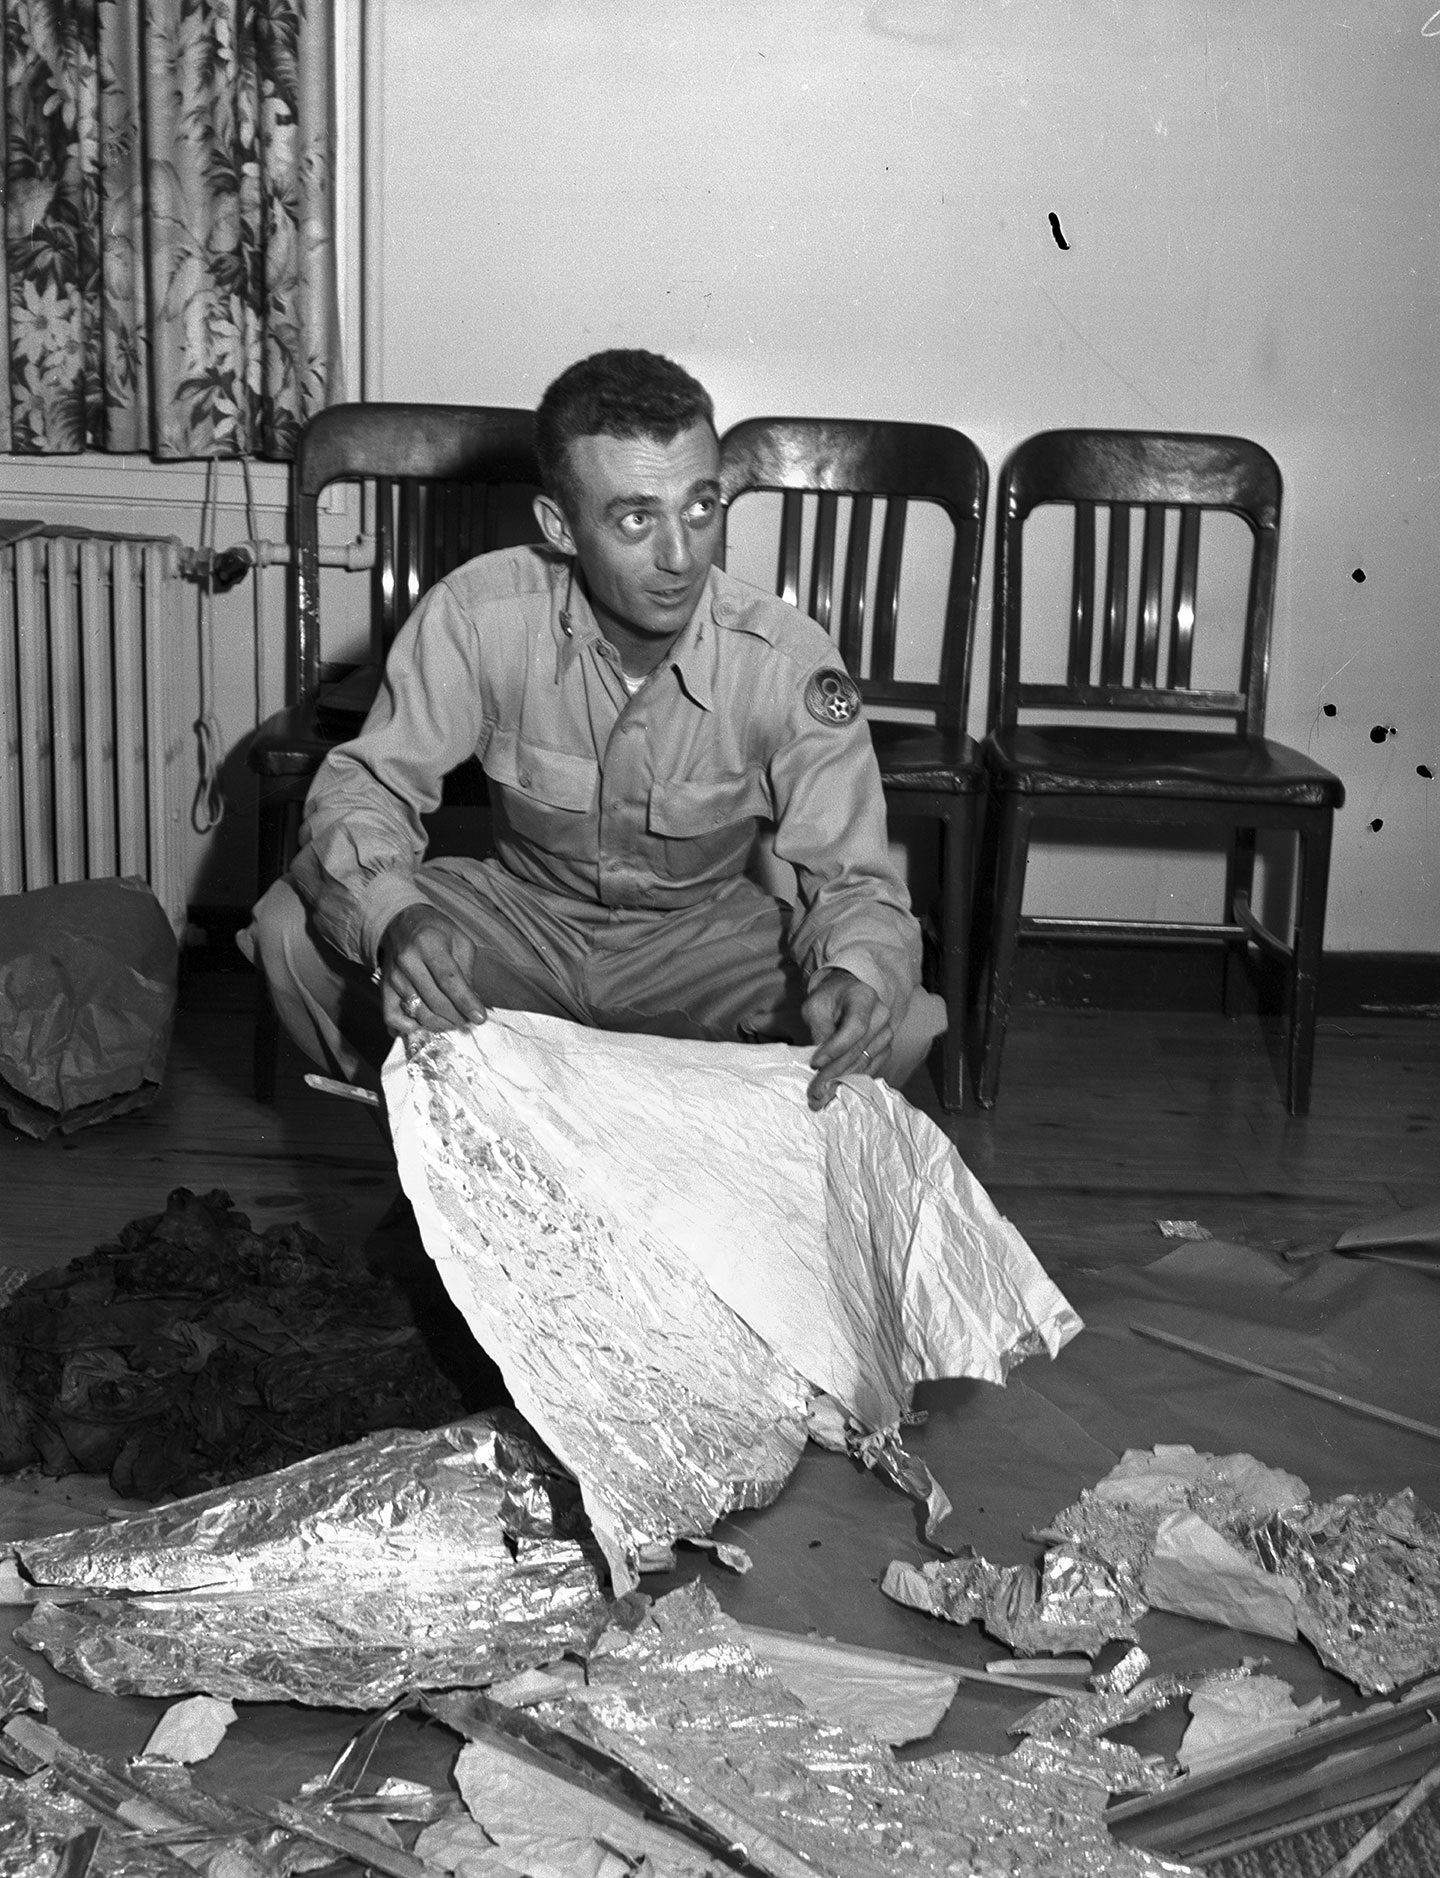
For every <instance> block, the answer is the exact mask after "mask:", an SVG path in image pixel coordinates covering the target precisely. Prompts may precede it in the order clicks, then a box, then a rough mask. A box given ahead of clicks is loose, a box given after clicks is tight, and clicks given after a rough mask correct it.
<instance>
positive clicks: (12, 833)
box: [0, 528, 185, 932]
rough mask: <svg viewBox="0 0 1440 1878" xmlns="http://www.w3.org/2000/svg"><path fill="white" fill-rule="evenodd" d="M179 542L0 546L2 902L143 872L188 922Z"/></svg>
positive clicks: (45, 540)
mask: <svg viewBox="0 0 1440 1878" xmlns="http://www.w3.org/2000/svg"><path fill="white" fill-rule="evenodd" d="M5 532H7V533H12V534H13V533H16V532H18V531H16V530H14V529H13V528H12V529H10V530H6V531H5ZM178 545H179V544H178V543H177V542H175V541H173V540H163V539H155V538H138V537H137V538H134V539H127V538H122V537H118V536H100V535H90V534H86V533H85V532H84V531H83V530H76V531H73V532H69V533H67V532H65V531H63V530H60V529H52V528H36V529H34V530H33V531H31V532H29V533H25V534H22V535H21V538H19V539H11V540H9V541H7V542H6V543H5V544H4V545H3V546H0V893H3V894H10V893H22V892H28V891H29V890H31V889H32V888H36V887H49V886H53V885H55V884H57V883H59V882H62V881H71V880H95V879H101V878H107V877H112V876H115V875H136V876H138V877H139V878H141V879H142V880H145V881H147V882H148V883H149V886H150V888H151V890H152V891H153V892H154V894H155V896H156V898H157V899H158V900H159V902H160V904H161V906H162V907H164V909H165V912H166V913H167V915H168V916H169V918H170V920H171V922H172V923H173V924H174V925H175V927H176V930H177V932H178V931H179V929H180V927H181V926H182V925H183V923H184V917H185V883H184V880H183V878H182V866H181V855H180V818H181V815H182V813H183V811H184V804H183V802H182V801H181V799H180V798H181V793H182V790H183V780H184V768H183V764H182V760H181V759H182V754H183V746H184V732H183V726H182V724H181V722H180V710H179V705H180V667H181V664H182V647H181V613H180V606H179V579H178V577H177V559H176V557H177V549H178Z"/></svg>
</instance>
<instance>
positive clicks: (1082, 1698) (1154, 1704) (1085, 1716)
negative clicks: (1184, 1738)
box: [1007, 1676, 1191, 1741]
mask: <svg viewBox="0 0 1440 1878" xmlns="http://www.w3.org/2000/svg"><path fill="white" fill-rule="evenodd" d="M1190 1688H1191V1684H1190V1683H1189V1682H1188V1681H1187V1680H1186V1679H1185V1678H1183V1677H1180V1676H1147V1677H1145V1678H1144V1680H1143V1681H1141V1682H1137V1683H1136V1684H1135V1685H1134V1686H1133V1688H1130V1689H1126V1690H1124V1691H1116V1692H1114V1693H1113V1694H1109V1695H1099V1694H1097V1693H1095V1691H1093V1690H1090V1689H1077V1690H1076V1692H1075V1694H1074V1695H1057V1696H1054V1697H1052V1698H1051V1700H1050V1701H1048V1702H1042V1703H1041V1704H1040V1705H1039V1707H1038V1708H1032V1709H1030V1710H1029V1711H1028V1712H1027V1713H1026V1714H1024V1715H1022V1716H1021V1717H1020V1719H1019V1721H1017V1722H1015V1723H1013V1724H1012V1725H1011V1727H1010V1728H1009V1729H1008V1730H1007V1732H1008V1733H1010V1734H1012V1735H1040V1736H1043V1737H1044V1738H1046V1739H1048V1740H1057V1741H1093V1740H1094V1739H1095V1738H1096V1736H1098V1735H1103V1734H1108V1733H1109V1732H1110V1730H1111V1729H1112V1728H1123V1727H1124V1726H1125V1725H1126V1723H1127V1722H1133V1721H1139V1719H1140V1717H1141V1716H1142V1715H1149V1714H1151V1713H1152V1712H1153V1711H1154V1710H1155V1709H1157V1708H1165V1707H1167V1706H1168V1705H1169V1704H1170V1703H1171V1702H1178V1701H1179V1700H1180V1698H1181V1697H1182V1696H1186V1695H1188V1694H1189V1693H1190Z"/></svg>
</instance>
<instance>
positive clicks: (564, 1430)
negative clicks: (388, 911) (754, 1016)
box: [385, 1012, 1080, 1591]
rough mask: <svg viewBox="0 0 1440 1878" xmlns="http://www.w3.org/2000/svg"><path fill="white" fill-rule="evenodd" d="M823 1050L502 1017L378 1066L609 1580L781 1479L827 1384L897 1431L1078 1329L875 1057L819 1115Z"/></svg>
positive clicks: (419, 1184)
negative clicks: (911, 1413)
mask: <svg viewBox="0 0 1440 1878" xmlns="http://www.w3.org/2000/svg"><path fill="white" fill-rule="evenodd" d="M807 1055H808V1052H807V1051H803V1050H793V1049H790V1048H788V1047H786V1046H783V1045H775V1046H764V1047H761V1046H748V1045H739V1044H737V1045H729V1044H715V1043H691V1042H686V1041H680V1040H676V1039H671V1038H663V1037H644V1036H634V1035H628V1034H619V1033H611V1032H600V1031H595V1030H590V1029H587V1028H585V1027H584V1026H580V1025H575V1024H569V1023H565V1022H563V1021H562V1020H560V1019H555V1018H547V1017H541V1016H535V1015H531V1014H529V1013H524V1012H503V1013H496V1014H493V1015H492V1016H491V1018H490V1019H489V1021H487V1022H486V1023H484V1024H481V1025H479V1026H477V1027H476V1028H474V1029H473V1030H470V1031H454V1032H447V1033H445V1034H444V1035H440V1036H431V1037H425V1038H423V1039H411V1040H409V1042H408V1044H397V1046H396V1048H395V1050H394V1051H392V1053H391V1056H390V1060H389V1062H388V1063H387V1064H386V1068H385V1097H386V1103H387V1107H388V1109H389V1113H390V1119H391V1125H392V1131H393V1133H394V1137H395V1141H396V1151H397V1157H398V1160H399V1165H400V1172H401V1178H402V1180H403V1181H404V1184H405V1189H406V1192H407V1193H408V1194H409V1196H410V1199H411V1202H412V1204H413V1205H414V1208H415V1213H416V1218H417V1220H418V1221H419V1224H420V1229H421V1233H422V1236H423V1238H424V1241H425V1245H426V1247H427V1249H428V1251H429V1252H430V1255H431V1257H432V1258H433V1259H434V1260H435V1262H436V1265H437V1267H438V1269H439V1271H440V1273H441V1276H442V1278H443V1280H444V1282H445V1284H446V1286H447V1288H448V1289H449V1291H450V1293H451V1296H452V1297H453V1298H454V1300H455V1302H456V1304H457V1306H458V1307H459V1309H460V1310H461V1312H462V1313H463V1314H464V1316H465V1317H466V1318H467V1320H468V1321H469V1323H470V1325H471V1327H472V1329H473V1330H474V1331H475V1334H476V1336H477V1337H478V1339H479V1340H480V1342H481V1343H483V1344H484V1345H485V1347H486V1349H487V1350H489V1352H490V1353H491V1355H492V1356H493V1357H494V1358H495V1360H496V1361H497V1362H498V1363H499V1364H500V1366H501V1368H502V1370H503V1371H504V1374H505V1379H506V1382H507V1384H508V1386H509V1388H510V1391H511V1394H512V1396H513V1397H514V1399H515V1401H516V1402H517V1404H518V1405H519V1406H520V1408H521V1409H522V1411H523V1412H524V1413H525V1415H526V1416H527V1417H528V1419H529V1420H530V1421H531V1422H532V1423H533V1425H534V1426H535V1427H536V1428H537V1429H538V1430H539V1432H540V1434H541V1435H542V1436H543V1437H544V1439H545V1440H546V1441H547V1442H548V1444H549V1445H550V1447H551V1448H552V1449H553V1450H554V1452H555V1453H556V1454H557V1455H559V1456H560V1458H561V1459H562V1460H563V1461H564V1462H565V1464H566V1465H567V1466H568V1467H570V1468H571V1469H572V1470H573V1472H574V1473H575V1475H576V1476H577V1478H578V1479H579V1480H580V1482H581V1485H582V1489H583V1492H584V1496H585V1505H586V1509H587V1511H588V1513H589V1515H590V1518H591V1522H592V1525H593V1527H594V1530H595V1533H596V1536H597V1538H598V1540H599V1542H600V1544H601V1546H602V1548H603V1550H604V1552H605V1555H606V1558H607V1560H608V1562H609V1564H610V1567H611V1574H612V1579H613V1581H614V1584H615V1588H616V1589H617V1590H621V1591H623V1590H625V1589H628V1588H630V1587H631V1586H632V1585H633V1584H634V1582H635V1576H636V1573H637V1571H638V1570H639V1569H640V1568H641V1566H642V1561H643V1559H644V1557H645V1555H646V1554H647V1553H658V1554H660V1555H663V1553H664V1551H665V1549H666V1548H667V1547H668V1546H669V1545H670V1544H671V1543H672V1542H673V1541H674V1540H676V1539H680V1538H687V1537H704V1536H705V1535H706V1534H708V1533H709V1531H710V1529H711V1527H712V1526H713V1525H714V1523H715V1521H716V1520H717V1519H718V1518H720V1517H721V1516H722V1515H723V1514H724V1513H726V1512H728V1511H730V1510H732V1509H734V1508H737V1507H752V1506H760V1505H764V1504H766V1503H767V1502H768V1501H769V1500H771V1499H773V1498H774V1496H775V1495H776V1494H777V1493H778V1492H779V1490H780V1488H781V1486H782V1485H783V1484H784V1482H785V1480H786V1479H787V1478H788V1476H789V1473H790V1471H791V1469H792V1468H793V1466H794V1464H795V1462H796V1460H797V1459H798V1457H799V1453H800V1450H801V1447H802V1446H803V1443H804V1440H805V1433H806V1409H807V1404H808V1402H809V1400H810V1398H811V1397H812V1396H813V1395H815V1394H817V1393H825V1394H828V1395H830V1396H832V1397H833V1398H834V1399H835V1401H836V1402H837V1403H839V1404H840V1405H841V1407H842V1408H843V1409H844V1410H845V1412H846V1414H847V1415H850V1416H853V1417H854V1418H855V1419H856V1420H857V1421H858V1422H859V1423H860V1424H861V1426H862V1427H864V1428H865V1429H867V1430H873V1431H877V1432H878V1431H884V1430H887V1429H890V1428H892V1427H894V1426H895V1425H896V1424H897V1423H898V1421H899V1420H900V1418H901V1416H902V1414H903V1413H904V1411H905V1409H906V1408H907V1407H908V1405H909V1399H910V1394H911V1391H912V1389H913V1387H914V1384H915V1383H916V1382H918V1381H919V1380H921V1379H922V1378H925V1377H939V1376H956V1375H970V1376H979V1377H984V1378H986V1379H988V1380H991V1381H996V1382H999V1381H1003V1379H1004V1376H1005V1373H1006V1370H1007V1369H1008V1367H1009V1366H1010V1365H1011V1364H1012V1363H1014V1362H1015V1361H1017V1360H1019V1359H1020V1358H1021V1357H1023V1356H1025V1355H1028V1354H1031V1353H1033V1352H1036V1351H1039V1350H1042V1349H1043V1350H1047V1351H1049V1352H1050V1354H1052V1355H1053V1354H1054V1353H1055V1352H1056V1351H1058V1350H1059V1348H1060V1347H1061V1345H1062V1344H1064V1343H1065V1342H1066V1341H1067V1340H1068V1339H1069V1338H1070V1337H1071V1336H1073V1335H1074V1334H1075V1332H1076V1331H1077V1330H1078V1329H1079V1327H1080V1326H1079V1319H1078V1318H1077V1317H1076V1316H1075V1313H1074V1312H1073V1311H1072V1310H1071V1309H1070V1308H1069V1306H1068V1305H1067V1304H1066V1302H1065V1300H1064V1299H1063V1297H1061V1295H1060V1293H1059V1292H1058V1291H1057V1290H1056V1288H1055V1286H1054V1285H1053V1284H1052V1283H1051V1282H1050V1280H1049V1279H1048V1278H1047V1277H1046V1276H1045V1274H1044V1272H1043V1271H1042V1270H1041V1268H1040V1266H1039V1264H1038V1262H1037V1261H1036V1260H1035V1259H1034V1257H1033V1255H1032V1254H1031V1253H1030V1251H1029V1248H1028V1247H1027V1246H1026V1245H1025V1243H1024V1241H1023V1240H1022V1239H1021V1238H1020V1236H1019V1234H1018V1233H1017V1232H1016V1231H1015V1229H1014V1228H1013V1227H1012V1226H1010V1225H1009V1224H1008V1223H1007V1222H1006V1221H1005V1220H1003V1219H1001V1217H1000V1215H999V1214H998V1213H997V1212H996V1211H995V1208H994V1207H993V1206H992V1205H991V1203H990V1201H989V1199H988V1198H987V1197H986V1195H985V1194H984V1192H983V1189H981V1188H980V1187H979V1185H978V1183H976V1182H975V1181H974V1179H973V1178H972V1176H971V1175H970V1174H969V1172H968V1170H966V1168H965V1167H964V1164H963V1163H962V1162H961V1161H960V1159H959V1157H958V1155H957V1154H956V1153H955V1150H954V1148H953V1147H952V1146H951V1144H950V1143H949V1142H948V1141H947V1140H946V1138H945V1136H944V1135H943V1134H942V1133H941V1132H940V1131H939V1129H937V1128H936V1127H935V1126H934V1124H933V1123H932V1122H930V1121H929V1120H928V1118H926V1117H924V1116H922V1115H920V1114H919V1113H918V1111H916V1110H914V1109H911V1108H910V1107H909V1105H908V1104H906V1103H905V1102H904V1101H903V1099H902V1098H900V1097H899V1096H897V1095H896V1094H895V1093H894V1092H893V1091H891V1090H889V1089H888V1088H886V1087H885V1086H884V1085H883V1084H878V1083H875V1082H873V1081H872V1080H870V1079H869V1078H856V1079H853V1080H850V1081H847V1082H846V1083H845V1084H844V1085H842V1087H841V1089H840V1091H839V1093H838V1095H837V1097H836V1100H835V1101H834V1102H833V1103H832V1104H831V1105H830V1106H829V1107H828V1108H827V1109H825V1110H824V1111H823V1112H822V1113H821V1114H819V1115H816V1114H814V1113H813V1112H812V1111H811V1110H810V1108H809V1107H808V1104H807V1102H806V1099H805V1089H806V1086H807V1083H808V1081H809V1071H808V1067H807V1065H806V1062H805V1058H806V1056H807Z"/></svg>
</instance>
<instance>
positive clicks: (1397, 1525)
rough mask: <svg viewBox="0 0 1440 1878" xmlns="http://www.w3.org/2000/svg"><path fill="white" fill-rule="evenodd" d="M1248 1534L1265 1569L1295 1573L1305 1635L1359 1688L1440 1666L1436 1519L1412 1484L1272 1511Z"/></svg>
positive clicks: (1381, 1687) (1385, 1686)
mask: <svg viewBox="0 0 1440 1878" xmlns="http://www.w3.org/2000/svg"><path fill="white" fill-rule="evenodd" d="M1248 1538H1249V1544H1250V1547H1251V1550H1252V1551H1253V1552H1254V1554H1255V1556H1256V1557H1257V1558H1258V1559H1259V1560H1260V1563H1261V1564H1262V1565H1264V1566H1265V1567H1266V1569H1267V1570H1269V1571H1274V1572H1283V1573H1284V1574H1286V1575H1287V1576H1289V1577H1291V1578H1295V1579H1298V1580H1299V1582H1300V1584H1301V1585H1302V1586H1303V1588H1304V1596H1303V1598H1302V1599H1301V1602H1300V1607H1299V1610H1298V1612H1297V1613H1296V1616H1297V1621H1298V1623H1299V1627H1300V1632H1301V1634H1302V1635H1303V1636H1304V1637H1306V1638H1308V1640H1309V1641H1310V1643H1311V1644H1312V1645H1313V1647H1314V1649H1315V1651H1316V1653H1317V1654H1318V1656H1319V1658H1320V1660H1321V1662H1322V1663H1324V1664H1326V1666H1327V1667H1328V1668H1330V1669H1335V1670H1338V1671H1339V1672H1340V1674H1341V1675H1342V1676H1348V1677H1349V1679H1350V1680H1351V1682H1353V1683H1354V1684H1355V1686H1356V1687H1357V1688H1358V1689H1359V1690H1360V1691H1361V1693H1362V1694H1364V1695H1387V1694H1389V1692H1390V1691H1391V1690H1392V1689H1398V1688H1401V1687H1403V1686H1404V1684H1406V1683H1408V1682H1414V1681H1416V1680H1417V1679H1418V1678H1419V1677H1421V1676H1424V1675H1426V1674H1428V1673H1429V1672H1430V1671H1432V1670H1435V1669H1440V1518H1437V1517H1436V1515H1435V1514H1434V1513H1432V1512H1431V1511H1429V1509H1428V1508H1426V1507H1424V1506H1423V1505H1422V1504H1421V1503H1420V1502H1419V1501H1418V1500H1417V1499H1416V1497H1415V1495H1414V1493H1413V1492H1412V1491H1411V1490H1410V1489H1409V1488H1408V1487H1407V1488H1406V1489H1405V1490H1404V1492H1402V1493H1396V1494H1390V1495H1385V1494H1378V1493H1376V1494H1342V1495H1341V1496H1340V1497H1339V1498H1338V1499H1335V1500H1330V1501H1328V1502H1327V1503H1326V1504H1324V1505H1322V1506H1306V1507H1303V1508H1298V1509H1292V1510H1291V1511H1288V1512H1284V1513H1279V1512H1277V1513H1275V1514H1273V1515H1272V1516H1271V1517H1270V1518H1269V1519H1266V1520H1264V1521H1262V1522H1261V1523H1260V1524H1259V1525H1258V1526H1256V1527H1255V1528H1253V1529H1252V1531H1251V1532H1250V1534H1249V1535H1248Z"/></svg>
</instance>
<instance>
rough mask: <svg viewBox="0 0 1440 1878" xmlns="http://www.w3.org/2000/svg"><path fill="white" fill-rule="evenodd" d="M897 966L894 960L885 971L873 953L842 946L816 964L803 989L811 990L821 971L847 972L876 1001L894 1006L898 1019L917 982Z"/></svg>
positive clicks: (882, 964)
mask: <svg viewBox="0 0 1440 1878" xmlns="http://www.w3.org/2000/svg"><path fill="white" fill-rule="evenodd" d="M899 964H900V961H899V960H896V961H895V966H892V968H891V969H890V970H888V971H887V970H886V966H885V963H884V962H883V961H882V960H880V959H878V958H877V957H876V956H875V954H874V953H873V952H870V951H867V950H862V949H861V948H860V947H858V946H844V947H841V948H840V949H839V950H838V951H836V952H834V953H832V954H830V955H829V956H827V957H825V958H823V959H818V960H817V961H816V963H815V965H814V967H813V968H812V970H811V971H810V974H809V977H808V979H807V982H806V989H807V990H813V988H814V985H815V980H816V979H817V978H818V977H819V976H820V974H821V973H822V972H829V971H841V972H849V973H850V975H851V977H853V978H858V979H859V980H860V982H861V984H863V985H869V987H870V989H871V990H872V991H873V992H874V993H875V995H876V997H877V998H884V999H885V1000H886V1002H887V1003H888V1004H890V1005H891V1006H893V1007H894V1009H895V1015H896V1016H897V1018H898V1017H899V1016H900V1015H901V1013H902V1011H903V1007H904V1005H905V1003H906V1002H907V1001H908V999H909V997H910V995H911V993H912V992H913V991H914V989H915V985H916V983H918V982H919V981H918V979H916V978H915V977H914V976H913V975H911V974H908V973H906V972H904V971H903V970H897V969H895V967H897V966H899Z"/></svg>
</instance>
